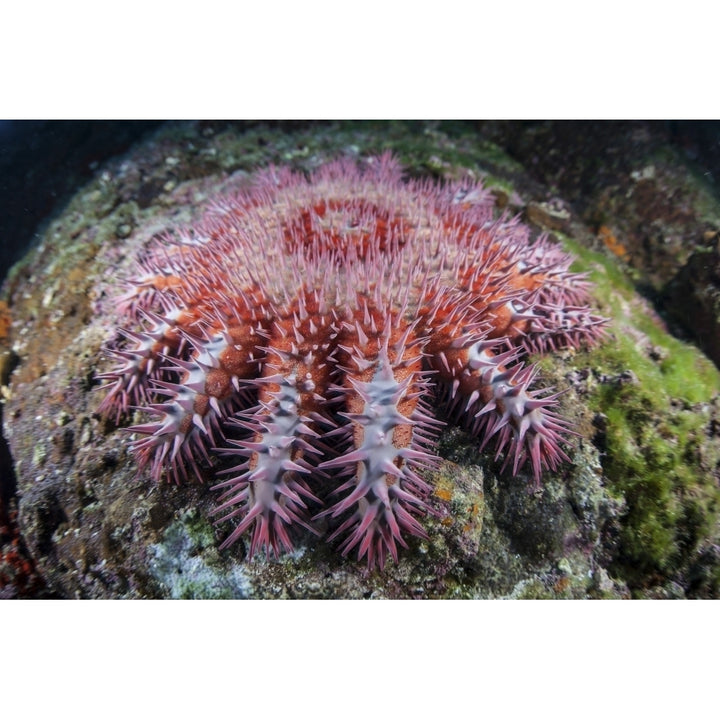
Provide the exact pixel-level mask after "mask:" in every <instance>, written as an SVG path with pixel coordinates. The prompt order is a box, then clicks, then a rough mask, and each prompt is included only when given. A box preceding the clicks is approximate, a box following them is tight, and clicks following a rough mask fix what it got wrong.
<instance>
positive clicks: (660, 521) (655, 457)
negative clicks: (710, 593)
mask: <svg viewBox="0 0 720 720" xmlns="http://www.w3.org/2000/svg"><path fill="white" fill-rule="evenodd" d="M562 240H563V243H564V244H565V246H566V247H567V249H568V250H570V251H571V252H572V253H574V254H575V256H576V257H577V258H578V260H577V262H576V263H575V266H574V269H576V270H579V271H584V272H588V273H589V275H590V279H591V280H592V281H593V283H594V285H595V287H594V290H593V295H594V296H595V297H596V298H597V300H598V303H599V305H600V307H601V311H602V312H603V313H604V314H605V315H607V316H609V317H610V318H611V323H610V325H609V327H608V339H607V340H606V341H605V342H604V343H603V344H601V345H600V346H598V347H597V348H596V349H594V350H592V351H590V352H583V353H578V354H577V356H576V357H575V358H574V360H573V364H574V365H575V367H577V368H578V369H583V368H584V369H586V370H588V371H591V375H590V380H589V382H588V389H589V393H588V400H587V404H588V406H589V408H590V410H591V411H594V412H595V413H596V414H597V415H596V417H597V418H599V419H600V422H601V425H602V428H603V432H601V433H600V444H601V445H602V446H603V453H602V455H601V462H602V465H603V471H604V474H605V477H606V478H607V481H608V490H609V491H610V492H611V493H612V494H614V495H615V496H617V497H622V498H623V499H624V501H625V503H626V512H625V514H624V516H623V518H622V521H621V527H620V531H619V538H618V543H619V544H618V550H617V553H616V556H615V558H614V561H613V563H612V565H611V567H610V569H611V571H612V572H614V573H617V574H618V575H620V576H621V577H623V578H624V579H625V580H626V581H627V582H628V584H629V585H630V586H631V588H633V589H634V590H635V591H636V593H637V592H639V589H640V588H642V587H643V586H645V585H647V584H649V583H651V582H653V581H655V580H657V578H658V577H670V576H673V575H674V574H677V573H682V572H686V571H687V569H688V567H689V566H690V565H691V564H692V562H693V559H694V556H695V555H696V551H697V548H698V545H699V544H700V542H701V541H702V540H703V538H706V537H708V536H709V535H711V534H712V532H713V530H714V528H715V526H716V524H717V518H718V511H719V509H720V493H719V492H718V489H717V487H716V484H715V481H714V478H713V475H712V473H711V469H712V467H714V465H715V463H716V462H717V460H718V458H717V457H715V456H716V455H717V453H718V450H717V444H712V443H710V442H709V441H708V432H707V428H708V425H709V421H710V413H711V408H710V404H711V402H712V400H713V398H717V395H718V392H719V391H720V373H719V372H718V370H717V368H716V367H715V366H714V365H713V364H712V363H711V362H710V361H709V360H708V359H707V358H706V357H705V356H704V355H703V354H702V353H701V352H700V351H699V350H698V349H697V348H695V347H694V346H692V345H690V344H687V343H684V342H682V341H680V340H678V339H677V338H674V337H672V336H670V335H669V334H668V333H666V332H665V330H664V329H663V327H662V323H661V321H660V319H659V318H657V317H656V316H653V313H652V312H649V311H648V306H647V305H646V304H645V303H643V302H642V301H640V300H638V298H637V296H636V295H635V294H634V292H633V289H632V287H631V285H630V283H629V282H628V281H627V280H626V279H625V277H624V276H623V274H622V273H621V272H620V271H619V270H618V268H617V267H616V265H615V264H614V262H613V261H612V260H611V259H610V258H608V257H605V256H603V255H602V254H600V253H597V252H593V251H591V250H588V249H586V248H583V247H580V246H579V245H577V244H576V243H574V242H572V241H571V240H569V239H568V238H565V237H563V238H562ZM542 362H545V361H541V364H542Z"/></svg>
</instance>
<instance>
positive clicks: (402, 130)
mask: <svg viewBox="0 0 720 720" xmlns="http://www.w3.org/2000/svg"><path fill="white" fill-rule="evenodd" d="M387 149H390V150H393V151H394V152H395V153H396V154H397V156H398V157H399V159H400V161H401V162H402V163H403V164H404V165H405V166H406V167H407V168H408V172H409V173H410V174H412V175H413V176H427V175H432V176H434V177H446V178H457V177H463V176H467V177H472V178H482V179H484V181H485V183H486V185H487V186H489V187H491V188H493V190H494V191H495V197H496V202H497V205H498V207H509V208H511V209H512V210H517V211H525V210H527V211H528V216H529V217H528V219H529V220H530V221H532V222H534V223H535V224H537V225H538V226H543V227H544V228H545V229H548V230H551V231H552V232H553V233H554V237H555V239H556V240H558V241H559V242H562V243H563V245H564V246H565V248H566V249H567V250H568V251H570V252H572V253H573V254H574V255H575V256H576V257H577V258H578V260H577V264H576V268H575V269H577V270H579V271H586V272H589V273H590V276H591V280H592V281H593V283H594V286H595V290H594V291H593V298H594V303H595V304H596V307H597V312H598V314H601V315H604V316H606V317H609V318H610V319H611V323H610V325H609V327H608V337H607V340H606V341H605V342H604V343H603V344H602V345H601V346H600V347H598V348H596V349H593V350H590V351H587V350H565V351H562V352H558V353H554V354H552V355H550V356H549V357H548V358H546V359H543V360H540V364H539V366H540V372H541V374H542V378H543V381H544V384H547V385H552V386H555V387H556V388H557V389H562V390H564V391H565V394H564V395H562V396H561V398H560V402H561V407H562V412H563V415H564V416H565V417H567V418H569V420H570V422H571V424H572V427H573V428H574V429H575V430H576V431H577V433H578V437H577V439H576V441H575V442H574V443H573V444H571V446H570V447H569V448H568V450H567V452H568V454H569V457H570V462H569V463H564V464H563V465H562V466H561V467H560V468H559V469H558V470H557V472H553V473H550V472H546V473H544V476H543V481H542V484H541V485H540V487H539V489H537V490H533V489H532V486H533V483H532V482H531V478H530V477H529V476H528V473H523V472H521V473H519V474H518V475H516V476H514V477H513V476H512V474H511V473H503V472H501V468H500V466H501V464H502V463H501V462H496V461H495V460H494V457H493V453H488V452H479V449H478V443H477V441H476V440H473V439H472V438H471V437H470V435H469V434H468V433H467V432H465V431H464V430H462V429H461V428H457V427H452V428H448V429H446V430H444V431H443V433H442V434H441V436H440V438H439V445H438V451H439V455H440V457H441V458H442V462H441V464H440V466H439V468H438V469H437V470H436V471H434V472H427V473H426V474H425V480H426V481H427V482H428V483H430V485H431V486H432V489H433V490H432V495H431V499H430V503H431V510H432V512H430V513H429V514H428V515H427V516H426V517H425V518H424V519H423V520H422V522H423V526H424V528H425V530H426V532H427V534H428V538H427V539H423V538H411V539H410V540H409V542H408V545H409V547H408V549H407V550H405V551H404V552H403V553H402V554H401V556H400V559H399V561H398V562H397V563H395V562H393V561H388V563H387V564H386V566H385V569H384V570H383V571H382V572H380V571H377V570H375V571H372V572H368V571H367V569H366V568H365V566H364V565H363V564H362V563H358V562H356V561H355V560H353V558H352V556H348V557H347V558H344V557H342V556H341V555H340V554H339V553H337V552H336V551H335V549H334V548H333V547H332V546H331V545H328V544H327V543H326V542H324V541H322V540H320V539H318V538H317V537H315V536H314V535H313V534H311V533H309V532H308V533H306V534H303V535H301V536H300V537H299V538H298V543H297V549H296V550H295V551H294V552H293V553H288V554H284V555H282V556H281V557H280V558H279V559H277V560H274V559H269V560H268V559H265V558H264V557H255V558H253V559H252V560H251V561H248V559H247V558H246V557H245V552H244V549H243V545H242V543H239V544H237V545H235V546H233V547H232V548H230V549H228V550H223V551H220V550H219V549H218V547H219V545H220V543H221V542H222V539H223V538H224V536H225V534H226V528H220V527H217V526H215V525H214V524H213V522H212V519H211V511H212V509H213V507H214V505H215V495H214V494H213V493H212V492H211V491H210V490H209V486H208V483H205V484H202V483H200V482H197V481H192V480H191V481H188V482H184V483H181V484H180V485H173V484H166V483H157V482H155V481H153V480H152V479H151V478H150V477H149V475H148V474H147V473H142V472H138V469H137V466H136V464H135V461H134V459H133V457H132V455H131V453H130V452H129V450H128V435H129V433H128V432H127V430H126V429H124V428H123V427H116V425H115V423H114V422H112V421H110V420H107V419H104V418H102V417H101V416H100V415H99V414H98V413H97V410H98V407H99V405H100V402H101V399H102V394H101V393H98V392H97V390H96V389H97V387H98V385H99V382H98V380H97V376H98V374H99V373H100V372H102V371H103V370H104V369H106V365H105V361H104V359H103V356H102V352H101V349H102V347H103V344H104V343H106V342H107V340H108V338H109V337H110V336H111V334H112V331H113V327H114V324H115V323H116V321H117V316H116V313H115V311H114V309H113V304H112V301H111V300H110V293H111V287H112V285H113V278H114V277H115V275H116V274H117V273H118V272H122V270H123V269H125V268H127V267H129V265H130V263H131V261H132V258H134V257H135V256H136V255H137V254H138V253H139V252H142V249H143V248H144V247H145V246H146V244H147V243H148V242H149V241H150V240H151V239H152V238H153V237H155V236H157V235H158V234H160V233H162V232H163V231H166V230H167V229H168V228H172V227H177V226H178V225H182V224H184V223H187V222H188V221H190V220H192V219H193V218H196V217H197V216H198V214H199V213H200V212H201V211H202V208H203V206H204V205H205V204H206V203H207V202H208V200H210V199H211V198H213V197H215V196H217V195H220V194H223V193H225V192H228V191H231V190H232V189H233V188H236V187H239V186H241V185H242V183H244V182H245V181H246V179H247V177H248V173H250V172H252V171H253V170H255V169H256V168H258V167H266V166H267V165H269V164H272V163H275V164H282V165H289V166H291V167H292V168H294V169H298V170H302V171H310V170H312V169H314V168H316V167H318V166H319V165H321V164H322V163H323V162H325V161H327V160H328V159H331V158H334V157H336V156H338V155H344V156H350V157H353V158H362V157H367V156H370V155H375V154H378V153H380V152H382V151H383V150H387ZM703 202H707V198H706V197H705V196H703ZM686 209H687V212H688V213H693V212H695V210H694V208H693V206H692V203H690V204H689V206H688V208H686ZM705 210H707V207H705ZM698 212H699V211H698ZM558 218H559V219H558ZM548 223H554V224H553V225H552V226H551V227H548ZM597 237H598V236H597V233H596V231H595V228H594V227H593V226H592V225H591V224H586V219H585V217H584V216H583V215H582V213H578V212H576V211H575V210H574V209H573V205H572V204H571V203H569V202H566V201H562V199H558V197H557V194H556V193H554V194H551V193H550V192H549V191H547V190H546V189H545V188H544V186H543V185H542V183H541V182H539V181H538V179H537V177H535V178H533V177H531V176H530V175H529V174H528V173H526V171H525V169H524V168H523V166H522V163H521V162H520V163H519V162H518V161H517V160H512V159H510V157H509V156H508V155H507V154H506V153H505V152H504V151H503V149H502V147H500V146H499V145H498V144H495V143H493V142H492V141H490V140H489V139H487V137H482V136H481V135H480V134H479V133H478V130H477V128H475V127H472V126H466V125H462V124H460V125H457V124H449V125H438V124H402V123H388V124H363V123H357V124H353V123H344V124H311V125H308V126H301V127H296V128H291V129H290V131H288V129H287V128H283V129H282V130H281V129H279V128H277V127H275V126H273V125H271V124H270V125H262V124H260V125H253V126H246V125H232V124H196V123H189V124H172V125H168V126H166V127H163V128H162V129H161V130H159V131H158V132H157V133H156V134H155V135H154V136H152V137H151V138H149V139H148V140H146V141H145V142H144V143H143V144H142V145H141V146H138V147H136V148H134V149H132V150H131V151H130V152H129V153H127V154H126V155H124V156H122V157H120V158H117V159H114V160H112V161H110V162H109V163H107V164H106V165H104V166H103V167H102V168H100V169H98V171H97V174H96V177H95V179H94V180H92V181H91V182H90V183H89V184H88V185H87V186H85V187H84V188H83V189H82V190H81V191H80V192H79V193H78V194H77V195H76V196H75V197H74V198H73V199H72V200H71V201H70V202H69V204H68V205H67V207H66V208H65V210H64V211H63V212H62V213H61V214H60V215H58V216H57V217H56V218H55V219H54V220H53V221H52V222H51V223H50V224H49V226H48V228H47V230H46V232H45V234H44V236H43V238H42V239H41V243H40V244H39V246H38V247H37V248H35V249H34V250H33V251H31V253H30V254H29V255H28V257H27V258H26V259H25V260H23V261H22V263H20V264H19V265H18V266H16V268H15V269H14V270H13V272H12V273H11V275H10V276H9V278H8V280H7V281H6V282H5V284H4V286H3V290H2V297H1V298H0V299H1V300H2V301H3V302H5V303H6V305H7V308H8V310H9V314H10V318H11V322H10V327H9V330H8V338H7V339H6V341H5V342H6V346H7V348H8V349H10V348H12V351H13V352H14V353H15V355H16V356H17V357H18V358H19V364H18V365H17V367H16V368H14V370H13V372H12V374H10V373H7V377H6V378H5V379H4V388H5V396H6V401H5V407H4V413H3V421H4V429H3V432H4V435H5V436H6V437H7V439H8V442H9V446H10V451H11V454H12V462H13V467H14V471H15V476H16V481H17V493H16V497H15V499H14V500H13V502H14V503H17V507H18V510H19V513H18V527H19V529H20V532H21V534H22V538H23V542H24V543H25V546H26V547H27V551H28V553H29V555H30V556H31V557H32V559H33V562H34V563H35V565H36V567H37V569H38V572H39V573H40V574H41V576H42V577H43V579H44V582H45V584H46V586H47V588H48V589H49V590H50V591H51V592H52V593H53V594H55V595H57V596H62V597H106V598H111V597H128V598H136V597H174V598H263V597H267V598H282V597H286V598H301V597H316V598H320V597H348V598H380V597H388V598H398V597H417V598H430V597H446V598H454V597H458V598H460V597H524V598H530V597H553V598H575V597H629V596H646V597H651V596H652V597H694V596H701V597H716V596H718V593H719V592H720V584H719V583H720V570H719V568H720V565H719V564H718V556H717V552H716V549H717V546H718V540H720V530H719V528H718V518H719V512H720V508H719V499H720V498H719V490H718V473H719V470H718V468H719V467H720V439H719V437H718V429H720V420H719V416H718V412H719V408H718V403H719V402H720V401H719V400H718V389H719V388H720V382H719V381H718V373H717V370H716V369H715V368H714V367H713V365H712V363H710V362H709V361H708V360H707V359H706V358H705V357H704V356H703V355H702V353H700V352H699V351H698V350H697V349H695V348H694V347H692V346H690V345H688V344H685V343H683V342H681V341H679V340H677V339H675V338H673V337H672V336H670V335H669V334H668V333H667V332H666V330H665V328H664V325H663V322H662V320H661V319H660V318H659V316H658V315H657V313H656V312H655V311H654V310H653V309H652V307H651V305H650V303H649V302H648V301H647V300H644V299H643V298H642V297H640V296H639V295H638V294H637V292H636V290H635V288H634V286H633V283H632V275H631V274H628V273H627V272H626V268H625V267H624V264H623V261H622V259H620V258H618V256H617V253H614V252H612V250H611V249H608V247H607V244H606V243H599V242H598V239H597ZM135 420H139V415H138V417H137V418H135ZM123 424H124V425H125V426H126V427H127V426H129V425H131V424H132V421H128V422H125V423H123ZM210 484H212V483H210Z"/></svg>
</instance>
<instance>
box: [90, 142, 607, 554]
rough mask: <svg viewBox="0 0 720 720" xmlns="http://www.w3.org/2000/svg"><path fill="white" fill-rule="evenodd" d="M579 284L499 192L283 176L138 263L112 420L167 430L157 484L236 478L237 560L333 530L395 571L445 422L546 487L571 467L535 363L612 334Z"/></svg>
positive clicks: (232, 501)
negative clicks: (530, 358) (544, 478)
mask: <svg viewBox="0 0 720 720" xmlns="http://www.w3.org/2000/svg"><path fill="white" fill-rule="evenodd" d="M570 262H571V258H570V257H569V256H568V255H567V254H565V253H564V252H563V251H562V250H561V249H560V248H558V247H557V245H555V244H553V243H551V242H550V241H549V240H548V239H547V237H539V238H538V239H536V240H535V241H534V242H531V241H530V236H529V230H528V229H527V228H526V227H525V226H523V225H522V224H521V223H520V221H519V220H518V219H517V218H509V217H507V216H502V217H500V218H499V219H494V217H493V211H492V199H491V196H490V195H489V193H488V192H486V191H485V190H484V189H483V188H482V186H481V185H479V184H475V183H469V182H465V183H457V184H447V185H437V184H434V183H433V182H431V181H428V180H425V181H417V180H416V181H403V179H402V177H401V170H400V167H399V166H398V164H397V163H396V162H395V160H394V159H393V158H392V157H390V156H388V155H385V156H382V157H380V158H375V159H374V160H372V161H369V162H368V163H367V164H366V167H365V169H364V170H361V169H359V168H358V167H357V166H356V165H355V164H354V163H352V162H349V161H342V160H341V161H337V162H334V163H331V164H329V165H326V166H324V167H322V168H320V169H319V170H318V171H317V172H315V173H314V174H313V175H312V176H311V177H310V178H309V179H308V178H305V177H303V176H300V175H297V174H293V173H292V172H290V171H289V170H287V169H277V168H271V169H269V170H267V171H265V172H262V173H259V174H257V176H255V178H254V182H253V184H252V186H251V187H250V188H249V189H247V190H244V191H242V192H240V193H238V194H237V195H235V196H233V197H228V198H224V199H220V200H218V201H216V202H215V203H214V204H213V205H212V206H211V207H210V208H209V211H208V213H207V215H206V216H205V217H204V219H203V220H202V221H201V222H200V223H199V224H197V225H196V226H194V227H191V228H187V229H185V230H180V231H177V232H174V233H173V234H168V235H167V236H166V237H164V238H161V239H159V240H157V241H156V242H153V243H151V244H150V245H149V246H148V247H147V248H146V251H145V254H144V255H143V257H141V258H139V259H138V267H137V272H136V275H135V277H133V278H132V279H131V280H130V281H129V286H130V287H129V290H128V291H127V292H126V294H125V295H124V297H123V298H122V300H121V304H120V307H121V309H122V312H123V313H124V316H125V321H124V324H123V326H122V327H120V328H119V329H118V331H117V335H116V337H115V339H114V340H113V341H112V342H111V344H110V346H109V349H108V352H109V354H110V355H111V356H112V357H113V358H114V359H115V361H116V365H115V367H114V369H113V370H111V371H110V372H107V373H105V374H103V375H102V376H101V377H102V378H103V379H104V380H105V381H106V384H105V386H104V387H105V388H106V389H107V395H106V397H105V399H104V401H103V403H102V405H101V407H100V410H101V412H102V413H104V414H106V415H108V416H110V417H112V418H114V419H115V420H116V421H117V422H119V421H120V420H121V418H122V417H123V416H124V415H127V414H128V413H129V411H130V410H131V409H133V408H135V407H139V408H141V409H142V410H143V411H144V412H145V413H146V414H147V415H149V418H148V421H147V422H145V423H144V424H141V425H136V426H134V427H131V428H130V430H131V431H132V432H134V433H136V435H137V439H135V440H134V442H133V444H132V447H133V450H134V452H135V455H136V457H137V459H138V461H139V463H140V465H142V466H143V467H148V468H149V471H150V473H151V475H152V476H153V477H154V478H155V479H158V480H159V479H160V478H161V477H162V476H163V475H165V476H167V477H169V478H171V479H175V480H176V481H178V480H180V479H181V478H184V477H186V476H187V474H188V471H192V473H194V474H197V475H198V476H200V475H201V474H202V473H203V472H204V471H206V468H207V467H211V466H212V465H213V464H214V463H215V464H217V463H218V460H217V458H218V456H220V457H222V456H226V460H227V462H226V463H225V464H224V465H223V467H225V469H224V470H222V471H221V472H222V482H220V483H219V484H218V485H217V486H216V487H217V488H219V489H220V490H221V491H222V493H221V495H220V497H219V506H218V508H217V514H218V515H219V517H220V521H228V520H231V519H232V520H234V521H235V525H234V529H233V530H232V531H231V532H230V534H229V536H228V538H227V539H226V540H225V542H224V543H223V545H222V547H225V546H227V545H230V544H232V543H234V542H235V541H237V540H238V539H239V538H240V537H241V536H243V535H245V534H247V535H248V536H249V542H250V547H249V550H250V555H252V554H253V553H255V552H256V551H258V550H264V551H265V552H266V553H272V554H275V555H278V554H279V553H280V552H281V551H283V550H290V549H292V547H293V541H292V534H293V533H292V530H293V528H295V527H296V526H301V527H304V528H307V529H309V530H311V531H313V532H319V531H318V528H319V527H325V526H327V525H328V524H329V525H330V528H331V532H330V535H329V539H330V540H331V541H332V540H334V539H335V538H340V548H341V550H342V553H343V555H345V554H347V553H349V552H351V551H353V550H356V551H357V554H358V557H359V558H360V559H362V558H366V559H367V562H368V565H369V566H370V567H373V566H375V565H376V564H377V565H379V566H380V568H382V567H383V566H384V563H385V561H386V559H387V556H388V554H389V555H390V556H392V557H393V558H394V559H395V560H396V561H397V552H398V545H400V546H406V540H405V538H406V537H407V536H408V535H416V536H420V537H425V536H426V534H425V531H424V529H423V526H422V525H421V524H420V522H419V520H418V518H419V517H420V516H422V515H423V514H424V513H426V512H427V511H428V510H429V506H428V503H427V498H428V494H429V491H430V488H429V486H428V485H427V483H426V482H425V481H424V480H423V479H422V478H421V476H420V471H421V470H423V469H426V468H431V467H433V466H434V464H435V462H436V456H435V455H434V453H433V440H434V437H435V435H436V432H437V428H438V426H439V425H441V424H442V422H440V421H439V420H438V419H436V417H435V415H436V408H438V407H442V411H443V413H444V414H445V415H446V416H448V417H454V418H456V419H458V420H462V421H464V422H465V424H466V425H467V427H469V429H470V430H471V432H472V433H474V434H475V435H476V436H477V437H478V438H479V439H480V447H481V448H482V447H485V446H486V445H487V444H488V443H490V442H491V441H492V442H493V443H494V446H495V450H496V458H497V457H499V456H501V455H503V454H504V457H505V465H509V466H511V467H512V471H513V473H517V472H518V470H519V468H520V467H521V466H523V465H524V464H525V463H529V465H530V468H531V470H532V473H533V476H534V479H535V482H539V479H540V475H541V472H542V470H543V468H550V469H555V468H556V467H557V466H558V464H559V463H560V462H561V461H563V460H567V457H566V455H565V454H564V452H563V450H562V449H561V442H562V440H563V437H564V436H565V435H567V434H568V433H570V430H569V429H568V427H567V423H566V422H565V421H564V420H563V419H562V418H560V417H559V416H558V415H557V413H556V406H557V395H555V394H551V393H550V391H549V390H545V391H542V390H538V389H532V383H533V379H534V377H535V374H536V373H535V369H534V367H532V366H526V365H525V364H524V362H523V359H524V357H525V356H527V355H528V353H530V352H546V351H551V350H555V349H558V348H563V347H568V346H574V347H577V346H579V344H580V343H581V342H582V341H594V340H596V339H597V338H599V337H600V335H601V334H602V327H603V324H604V320H603V319H601V318H599V317H596V316H595V315H593V314H591V312H590V310H589V308H588V307H587V283H586V281H585V279H584V278H583V277H582V276H580V275H578V274H575V273H572V272H570V271H569V269H568V268H569V265H570ZM227 465H230V467H229V468H228V467H226V466H227ZM320 519H323V522H320Z"/></svg>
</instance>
